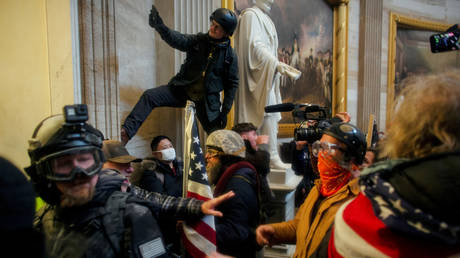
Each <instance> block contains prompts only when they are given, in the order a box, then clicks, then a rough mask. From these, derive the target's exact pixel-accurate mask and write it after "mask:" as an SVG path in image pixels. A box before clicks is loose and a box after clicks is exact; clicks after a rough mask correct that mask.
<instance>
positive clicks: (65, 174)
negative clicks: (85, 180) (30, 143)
mask: <svg viewBox="0 0 460 258" xmlns="http://www.w3.org/2000/svg"><path fill="white" fill-rule="evenodd" d="M102 155H103V154H102V152H101V151H100V150H99V149H98V148H96V147H92V146H85V147H78V148H72V149H67V150H64V151H59V152H56V153H53V154H51V155H48V156H45V157H43V158H42V159H40V160H39V161H38V162H37V168H38V170H39V171H42V172H43V173H44V174H45V176H46V178H47V179H48V180H51V181H59V182H63V181H72V180H74V179H75V177H76V176H77V175H79V176H88V177H91V176H93V175H95V174H97V173H98V172H99V171H100V170H101V168H102V165H103V160H104V159H103V156H102Z"/></svg>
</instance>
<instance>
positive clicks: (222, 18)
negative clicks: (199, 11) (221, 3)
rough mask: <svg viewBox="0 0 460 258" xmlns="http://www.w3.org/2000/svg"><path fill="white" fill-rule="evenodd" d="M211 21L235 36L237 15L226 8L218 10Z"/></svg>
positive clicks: (211, 17)
mask: <svg viewBox="0 0 460 258" xmlns="http://www.w3.org/2000/svg"><path fill="white" fill-rule="evenodd" d="M209 19H210V20H211V21H212V20H214V21H216V22H217V23H219V24H220V25H221V26H222V27H223V28H224V30H225V32H227V33H228V35H230V36H231V35H233V32H234V31H235V29H236V24H237V23H238V20H237V18H236V15H235V13H234V12H233V11H231V10H229V9H226V8H219V9H216V10H215V11H214V12H213V13H212V14H211V16H210V17H209Z"/></svg>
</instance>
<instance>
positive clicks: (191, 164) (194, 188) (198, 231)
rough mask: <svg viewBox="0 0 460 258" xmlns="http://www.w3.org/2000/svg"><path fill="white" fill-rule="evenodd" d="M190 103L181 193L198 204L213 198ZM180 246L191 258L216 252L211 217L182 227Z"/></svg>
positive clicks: (186, 115)
mask: <svg viewBox="0 0 460 258" xmlns="http://www.w3.org/2000/svg"><path fill="white" fill-rule="evenodd" d="M194 110H195V108H194V104H193V102H188V103H187V108H186V114H185V120H186V121H185V122H186V127H185V144H184V147H185V153H184V171H187V173H184V193H186V196H187V197H191V198H196V199H199V200H204V201H206V200H209V199H211V198H213V196H212V191H211V187H210V186H209V183H208V177H207V174H206V165H205V163H204V155H203V151H202V149H201V146H200V138H199V136H198V126H197V123H196V119H195V111H194ZM183 240H184V245H185V248H186V249H187V252H188V253H189V254H190V255H191V256H193V257H206V255H209V254H211V253H213V252H215V251H216V227H215V225H214V217H213V216H205V217H203V218H202V219H201V220H200V221H198V222H195V223H194V224H184V237H183Z"/></svg>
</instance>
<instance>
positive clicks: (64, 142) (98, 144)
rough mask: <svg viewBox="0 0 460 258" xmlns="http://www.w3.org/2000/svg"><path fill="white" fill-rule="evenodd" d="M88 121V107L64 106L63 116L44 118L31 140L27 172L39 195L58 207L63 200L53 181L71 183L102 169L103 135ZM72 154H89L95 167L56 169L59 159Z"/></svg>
mask: <svg viewBox="0 0 460 258" xmlns="http://www.w3.org/2000/svg"><path fill="white" fill-rule="evenodd" d="M87 119H88V113H87V107H86V105H72V106H65V107H64V115H55V116H50V117H47V118H45V119H44V120H43V121H42V122H40V124H38V126H37V127H36V128H35V131H34V133H33V135H32V139H30V140H29V149H28V153H29V157H30V163H31V165H30V167H27V168H25V170H26V172H27V173H28V174H29V176H30V178H31V180H32V183H33V184H34V187H35V190H36V192H37V194H38V195H39V196H40V197H41V198H42V199H43V200H45V201H46V202H48V203H50V204H58V202H59V200H60V192H59V191H58V190H57V188H56V186H55V183H54V182H57V181H60V182H63V181H72V180H73V179H74V178H75V177H76V176H77V175H79V176H81V175H83V176H93V175H95V174H97V173H98V172H99V171H100V170H101V168H102V165H103V163H104V161H105V159H104V155H103V152H102V140H103V135H102V133H101V132H100V131H99V130H97V129H95V128H94V127H92V126H91V125H89V124H87V123H86V120H87ZM72 154H84V155H90V156H91V157H92V158H94V164H92V165H91V166H89V167H88V168H80V167H71V168H69V169H68V171H65V172H64V173H63V172H62V169H57V168H56V166H53V165H54V164H55V161H56V160H58V158H60V157H63V156H66V155H72ZM90 156H88V157H90Z"/></svg>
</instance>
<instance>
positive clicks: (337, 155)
mask: <svg viewBox="0 0 460 258" xmlns="http://www.w3.org/2000/svg"><path fill="white" fill-rule="evenodd" d="M311 150H312V151H311V153H312V154H313V156H315V157H317V158H318V163H317V166H318V172H319V179H318V180H316V181H315V185H314V187H313V188H312V190H311V191H310V193H309V194H308V196H307V199H306V200H305V201H304V203H303V204H302V206H301V207H300V208H299V211H298V212H297V214H296V216H295V218H294V219H293V220H290V221H287V222H281V223H275V224H268V225H261V226H259V227H258V228H257V229H256V238H257V242H258V244H259V245H267V244H268V245H270V246H271V245H274V244H281V243H296V251H295V253H294V257H311V256H313V257H315V256H320V257H324V256H327V243H328V242H327V241H323V239H325V240H329V235H330V232H331V225H332V222H333V219H334V216H335V213H336V212H337V210H338V209H339V207H340V206H341V205H342V204H343V203H345V202H346V201H347V200H350V199H351V198H353V197H355V196H356V195H357V194H358V193H359V187H358V179H357V178H354V177H353V176H352V173H351V172H352V171H353V170H355V169H357V166H358V165H360V164H361V163H362V162H363V159H364V154H365V151H366V138H365V136H364V134H363V133H362V132H361V131H360V130H359V129H358V128H357V127H355V126H353V125H351V124H349V123H333V124H332V125H330V126H329V127H328V128H327V129H325V130H324V131H323V134H322V136H321V140H319V141H315V142H314V143H313V144H312V147H311Z"/></svg>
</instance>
